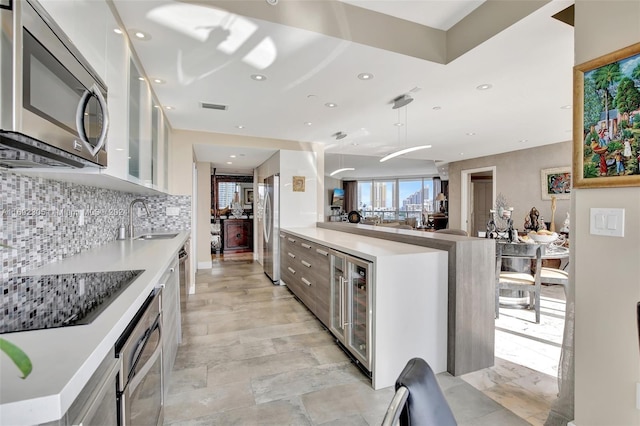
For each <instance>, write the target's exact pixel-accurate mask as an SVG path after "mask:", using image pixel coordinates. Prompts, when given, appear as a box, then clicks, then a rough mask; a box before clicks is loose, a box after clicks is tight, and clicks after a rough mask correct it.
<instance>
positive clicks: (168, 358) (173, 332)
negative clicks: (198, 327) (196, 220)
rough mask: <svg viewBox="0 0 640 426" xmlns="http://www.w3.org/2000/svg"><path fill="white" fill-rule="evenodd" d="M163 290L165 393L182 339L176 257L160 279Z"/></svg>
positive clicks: (165, 393)
mask: <svg viewBox="0 0 640 426" xmlns="http://www.w3.org/2000/svg"><path fill="white" fill-rule="evenodd" d="M160 284H161V285H163V286H164V289H163V290H162V370H163V371H162V376H163V394H164V397H165V399H166V396H167V395H168V392H169V386H168V384H169V378H170V377H171V370H172V368H173V364H174V362H175V360H176V355H177V353H178V345H180V342H181V341H182V327H181V319H180V275H179V273H178V258H177V257H176V258H175V259H174V260H173V261H172V262H171V265H170V266H169V267H168V268H167V270H166V271H165V273H164V274H163V275H162V278H161V279H160Z"/></svg>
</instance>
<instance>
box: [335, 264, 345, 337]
mask: <svg viewBox="0 0 640 426" xmlns="http://www.w3.org/2000/svg"><path fill="white" fill-rule="evenodd" d="M345 264H346V259H345V257H344V255H342V254H339V253H332V254H331V331H332V332H333V334H334V335H335V336H336V337H337V338H338V339H339V340H341V341H342V342H343V343H344V342H345V337H346V333H345V327H346V323H347V315H346V310H347V309H346V308H347V302H346V297H345V296H346V287H347V286H346V280H345V276H346V265H345Z"/></svg>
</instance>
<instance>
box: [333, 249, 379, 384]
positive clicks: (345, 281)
mask: <svg viewBox="0 0 640 426" xmlns="http://www.w3.org/2000/svg"><path fill="white" fill-rule="evenodd" d="M372 269H373V266H372V263H370V262H368V261H365V260H362V259H357V258H354V257H351V256H348V255H346V254H344V253H340V252H336V251H334V252H332V253H331V307H330V310H331V332H332V333H333V334H334V335H335V336H336V338H337V339H338V340H339V341H340V342H341V343H342V344H343V345H344V346H345V347H346V349H347V350H348V351H349V352H350V353H351V354H352V355H353V356H354V357H355V358H356V359H357V360H358V361H359V362H360V363H361V364H362V365H363V366H364V367H365V368H366V369H367V370H369V371H371V314H372V311H371V291H370V281H371V278H370V276H371V274H372Z"/></svg>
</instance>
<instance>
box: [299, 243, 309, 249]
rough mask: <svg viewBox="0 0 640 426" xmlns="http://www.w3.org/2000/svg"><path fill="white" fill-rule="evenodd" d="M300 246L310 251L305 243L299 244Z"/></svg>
mask: <svg viewBox="0 0 640 426" xmlns="http://www.w3.org/2000/svg"><path fill="white" fill-rule="evenodd" d="M300 245H301V246H302V247H304V248H306V249H310V248H311V246H310V245H309V244H305V243H300Z"/></svg>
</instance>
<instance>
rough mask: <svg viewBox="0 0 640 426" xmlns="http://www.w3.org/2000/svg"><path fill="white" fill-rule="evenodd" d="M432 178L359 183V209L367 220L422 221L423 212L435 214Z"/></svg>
mask: <svg viewBox="0 0 640 426" xmlns="http://www.w3.org/2000/svg"><path fill="white" fill-rule="evenodd" d="M433 188H434V185H433V179H432V178H421V177H418V178H403V179H385V180H363V181H358V210H359V211H360V213H361V214H362V216H364V217H370V216H378V217H379V218H380V219H382V220H388V221H393V220H405V219H407V218H416V219H418V220H422V213H423V212H432V211H434V208H433V203H434V201H433V198H434V195H433Z"/></svg>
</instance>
